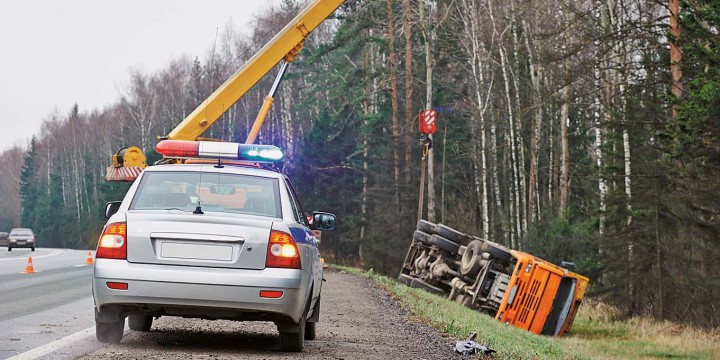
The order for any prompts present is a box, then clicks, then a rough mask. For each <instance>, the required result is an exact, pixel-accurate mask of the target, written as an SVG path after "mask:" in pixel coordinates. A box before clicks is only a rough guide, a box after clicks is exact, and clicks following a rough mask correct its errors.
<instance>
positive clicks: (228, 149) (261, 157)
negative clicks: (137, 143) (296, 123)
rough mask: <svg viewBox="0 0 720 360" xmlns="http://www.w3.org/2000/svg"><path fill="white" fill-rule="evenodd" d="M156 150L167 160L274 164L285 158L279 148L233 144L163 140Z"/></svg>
mask: <svg viewBox="0 0 720 360" xmlns="http://www.w3.org/2000/svg"><path fill="white" fill-rule="evenodd" d="M155 150H156V151H157V152H158V153H159V154H161V155H163V156H164V157H166V158H176V159H177V158H181V159H227V160H241V161H249V162H254V163H272V162H275V161H278V160H280V159H282V158H283V153H282V150H280V148H278V147H277V146H272V145H255V144H240V143H231V142H215V141H189V140H162V141H160V142H159V143H158V144H157V145H156V146H155Z"/></svg>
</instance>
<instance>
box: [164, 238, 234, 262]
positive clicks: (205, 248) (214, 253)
mask: <svg viewBox="0 0 720 360" xmlns="http://www.w3.org/2000/svg"><path fill="white" fill-rule="evenodd" d="M160 256H162V257H164V258H176V259H195V260H218V261H230V260H232V246H230V245H210V244H187V243H176V242H164V243H163V244H162V246H161V250H160Z"/></svg>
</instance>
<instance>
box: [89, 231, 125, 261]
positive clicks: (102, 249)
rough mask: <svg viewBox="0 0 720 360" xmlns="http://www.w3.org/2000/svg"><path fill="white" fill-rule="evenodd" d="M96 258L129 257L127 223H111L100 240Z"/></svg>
mask: <svg viewBox="0 0 720 360" xmlns="http://www.w3.org/2000/svg"><path fill="white" fill-rule="evenodd" d="M95 257H96V258H105V259H127V224H126V223H125V222H117V223H112V224H109V225H108V226H106V227H105V230H103V233H102V235H100V240H99V241H98V247H97V252H96V255H95Z"/></svg>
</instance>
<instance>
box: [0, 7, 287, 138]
mask: <svg viewBox="0 0 720 360" xmlns="http://www.w3.org/2000/svg"><path fill="white" fill-rule="evenodd" d="M271 3H276V4H277V3H279V1H278V0H122V1H120V0H117V1H109V0H63V1H58V0H0V152H2V151H3V150H6V149H7V148H9V147H11V146H13V145H23V146H25V145H26V144H27V142H28V141H29V139H30V137H31V136H32V135H33V134H37V133H39V131H40V125H41V123H42V122H43V120H45V119H48V118H49V117H50V115H51V114H52V113H53V112H58V113H59V114H61V115H66V114H67V113H68V112H69V111H70V108H71V107H72V106H73V104H75V103H78V106H79V107H80V111H81V112H84V111H89V110H91V109H93V108H102V107H104V106H106V105H110V104H111V103H113V102H114V101H115V100H117V99H118V97H119V96H120V93H121V92H122V91H123V90H124V89H125V88H126V85H127V83H128V79H129V76H128V71H129V69H131V68H139V69H142V70H143V71H144V72H146V73H152V72H154V71H156V70H158V69H160V68H162V67H163V66H165V65H166V64H168V63H169V62H170V60H172V59H173V58H176V57H179V56H181V55H188V56H191V57H195V56H199V57H200V58H201V59H203V58H204V55H206V54H207V53H208V51H209V50H211V49H212V45H213V41H214V39H215V33H216V29H218V28H219V29H220V31H222V29H223V28H224V27H225V26H226V25H227V24H229V23H230V22H232V23H233V24H234V28H235V29H243V28H244V27H245V26H246V25H248V24H250V23H251V21H252V19H253V18H254V16H255V15H258V14H259V13H260V12H261V10H263V9H265V8H267V7H268V6H270V4H271ZM249 33H250V30H249V29H248V34H249Z"/></svg>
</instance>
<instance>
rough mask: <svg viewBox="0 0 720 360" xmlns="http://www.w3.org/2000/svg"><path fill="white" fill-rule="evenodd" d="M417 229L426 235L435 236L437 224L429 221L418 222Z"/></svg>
mask: <svg viewBox="0 0 720 360" xmlns="http://www.w3.org/2000/svg"><path fill="white" fill-rule="evenodd" d="M417 229H418V230H420V231H422V232H424V233H428V234H434V233H435V224H433V223H431V222H429V221H427V220H418V222H417Z"/></svg>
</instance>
